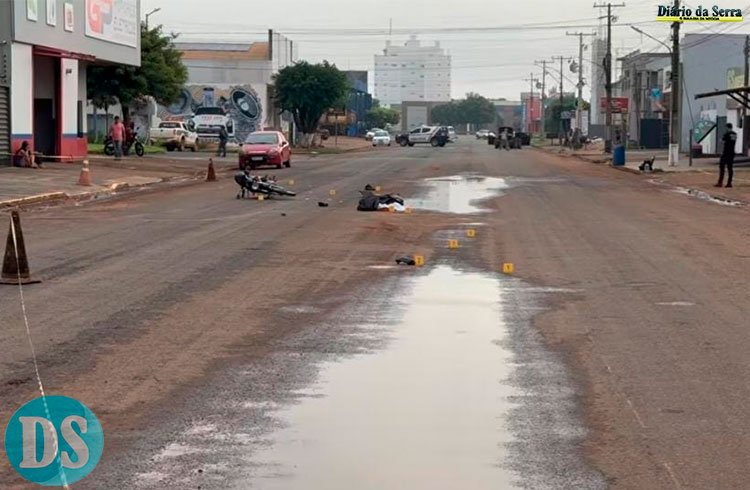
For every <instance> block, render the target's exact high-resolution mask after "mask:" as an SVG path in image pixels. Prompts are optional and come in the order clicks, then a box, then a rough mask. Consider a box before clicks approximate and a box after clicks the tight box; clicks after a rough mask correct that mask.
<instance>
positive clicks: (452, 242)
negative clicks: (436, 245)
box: [448, 240, 458, 248]
mask: <svg viewBox="0 0 750 490" xmlns="http://www.w3.org/2000/svg"><path fill="white" fill-rule="evenodd" d="M448 248H458V240H450V241H449V242H448Z"/></svg>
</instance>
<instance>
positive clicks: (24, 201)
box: [0, 192, 68, 209]
mask: <svg viewBox="0 0 750 490" xmlns="http://www.w3.org/2000/svg"><path fill="white" fill-rule="evenodd" d="M64 199H68V194H66V193H65V192H50V193H48V194H37V195H36V196H27V197H22V198H19V199H9V200H7V201H0V209H4V208H14V207H19V206H24V205H29V204H39V203H43V202H50V201H60V200H64Z"/></svg>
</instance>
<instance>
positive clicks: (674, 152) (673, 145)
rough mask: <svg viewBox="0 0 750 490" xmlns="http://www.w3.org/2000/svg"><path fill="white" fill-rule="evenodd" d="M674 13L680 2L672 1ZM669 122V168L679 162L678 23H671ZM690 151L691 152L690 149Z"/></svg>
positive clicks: (678, 0)
mask: <svg viewBox="0 0 750 490" xmlns="http://www.w3.org/2000/svg"><path fill="white" fill-rule="evenodd" d="M674 8H675V11H677V10H679V8H680V0H674ZM669 119H670V121H669V124H670V126H669V166H670V167H674V166H676V165H677V162H678V161H679V160H680V23H679V22H672V112H671V114H670V118H669ZM690 151H693V149H692V148H691V149H690Z"/></svg>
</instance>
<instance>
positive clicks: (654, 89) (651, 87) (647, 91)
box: [600, 51, 672, 148]
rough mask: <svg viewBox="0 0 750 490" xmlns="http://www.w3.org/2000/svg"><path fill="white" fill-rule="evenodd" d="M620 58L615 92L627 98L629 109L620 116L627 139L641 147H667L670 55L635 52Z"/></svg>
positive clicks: (669, 104) (669, 102) (669, 107)
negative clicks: (617, 91) (618, 78)
mask: <svg viewBox="0 0 750 490" xmlns="http://www.w3.org/2000/svg"><path fill="white" fill-rule="evenodd" d="M619 61H620V63H621V66H622V69H621V77H620V80H619V81H618V82H619V83H618V84H617V85H618V90H619V93H618V95H619V96H620V97H623V98H626V99H628V103H627V108H628V111H627V112H626V113H624V114H621V116H620V117H624V120H625V126H626V128H627V133H628V137H629V140H630V141H631V142H633V143H635V145H636V146H637V147H641V148H668V147H669V114H670V109H671V98H670V95H671V87H670V86H669V80H670V73H671V70H672V68H671V67H672V57H671V55H670V54H669V53H642V52H640V51H634V52H632V53H630V54H628V55H627V56H624V57H622V58H620V60H619ZM600 107H601V104H600Z"/></svg>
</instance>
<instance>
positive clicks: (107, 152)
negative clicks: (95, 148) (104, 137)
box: [104, 145, 115, 157]
mask: <svg viewBox="0 0 750 490" xmlns="http://www.w3.org/2000/svg"><path fill="white" fill-rule="evenodd" d="M104 154H105V155H107V156H108V157H111V156H112V155H114V154H115V147H114V146H112V145H104Z"/></svg>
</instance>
